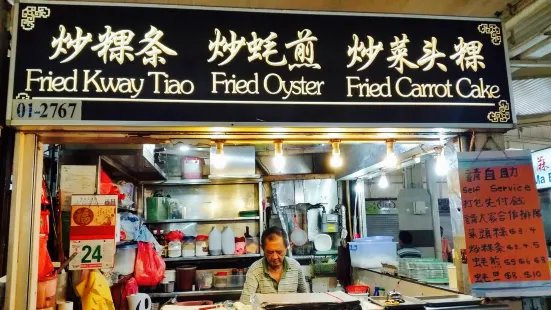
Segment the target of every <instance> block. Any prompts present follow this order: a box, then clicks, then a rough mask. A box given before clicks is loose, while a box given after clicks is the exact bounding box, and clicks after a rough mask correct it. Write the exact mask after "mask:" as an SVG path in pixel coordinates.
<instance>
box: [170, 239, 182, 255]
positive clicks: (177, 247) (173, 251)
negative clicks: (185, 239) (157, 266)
mask: <svg viewBox="0 0 551 310" xmlns="http://www.w3.org/2000/svg"><path fill="white" fill-rule="evenodd" d="M180 256H182V242H181V241H180V240H173V241H170V242H169V243H168V257H180Z"/></svg>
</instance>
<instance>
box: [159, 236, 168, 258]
mask: <svg viewBox="0 0 551 310" xmlns="http://www.w3.org/2000/svg"><path fill="white" fill-rule="evenodd" d="M159 244H160V245H161V246H162V247H163V254H161V256H162V257H168V248H167V243H166V240H165V231H164V230H162V229H161V233H160V234H159Z"/></svg>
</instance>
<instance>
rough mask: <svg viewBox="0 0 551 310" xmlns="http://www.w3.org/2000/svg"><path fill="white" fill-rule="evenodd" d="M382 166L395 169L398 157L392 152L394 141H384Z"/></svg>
mask: <svg viewBox="0 0 551 310" xmlns="http://www.w3.org/2000/svg"><path fill="white" fill-rule="evenodd" d="M384 166H385V167H386V168H389V169H396V167H397V166H398V157H396V153H395V152H394V142H392V141H387V142H386V157H385V160H384Z"/></svg>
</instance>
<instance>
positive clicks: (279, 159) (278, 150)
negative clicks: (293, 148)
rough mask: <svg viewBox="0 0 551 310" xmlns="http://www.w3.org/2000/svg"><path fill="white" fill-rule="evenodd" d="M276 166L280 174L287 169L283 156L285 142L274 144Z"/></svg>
mask: <svg viewBox="0 0 551 310" xmlns="http://www.w3.org/2000/svg"><path fill="white" fill-rule="evenodd" d="M274 166H275V168H276V169H277V171H278V172H281V171H283V168H284V167H285V156H284V155H283V142H281V141H275V142H274Z"/></svg>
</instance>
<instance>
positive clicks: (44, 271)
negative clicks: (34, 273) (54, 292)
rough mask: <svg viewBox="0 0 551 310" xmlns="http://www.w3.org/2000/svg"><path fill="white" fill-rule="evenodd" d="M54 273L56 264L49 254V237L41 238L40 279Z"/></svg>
mask: <svg viewBox="0 0 551 310" xmlns="http://www.w3.org/2000/svg"><path fill="white" fill-rule="evenodd" d="M53 271H54V264H52V259H51V258H50V254H48V236H45V235H41V236H40V245H39V248H38V279H42V278H44V277H47V276H48V275H50V274H51V273H52V272H53Z"/></svg>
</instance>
